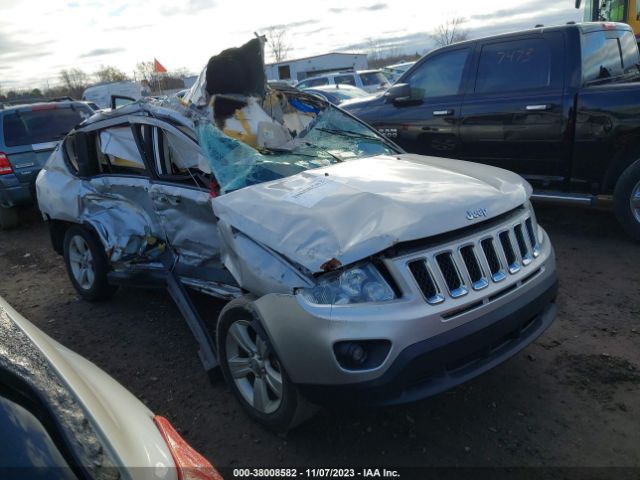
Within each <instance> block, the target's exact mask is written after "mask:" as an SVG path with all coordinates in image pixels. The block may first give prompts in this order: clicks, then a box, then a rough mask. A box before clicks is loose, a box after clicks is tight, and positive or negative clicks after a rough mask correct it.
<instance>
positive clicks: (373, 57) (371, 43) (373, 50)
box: [367, 37, 383, 62]
mask: <svg viewBox="0 0 640 480" xmlns="http://www.w3.org/2000/svg"><path fill="white" fill-rule="evenodd" d="M382 50H383V48H382V44H381V42H380V40H379V39H377V38H371V37H369V38H367V59H368V60H369V61H374V62H375V61H377V60H380V59H381V58H382Z"/></svg>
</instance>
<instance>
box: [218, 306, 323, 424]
mask: <svg viewBox="0 0 640 480" xmlns="http://www.w3.org/2000/svg"><path fill="white" fill-rule="evenodd" d="M250 305H251V301H250V300H249V299H248V298H238V299H235V300H232V301H231V302H229V303H228V304H227V305H226V306H225V307H224V308H223V309H222V312H220V316H219V317H218V324H217V329H216V333H217V335H216V340H217V346H218V357H219V359H220V367H221V370H222V374H223V376H224V378H225V381H226V382H227V385H228V386H229V388H230V389H231V391H232V392H233V394H234V395H235V397H236V398H237V399H238V401H239V402H240V404H241V405H242V407H243V408H244V410H245V411H246V412H247V414H248V415H249V416H250V417H251V418H252V419H254V420H255V421H257V422H258V423H260V424H262V425H264V426H265V427H267V428H269V429H271V430H275V431H287V430H290V429H292V428H294V427H296V426H298V425H299V424H300V423H302V422H304V421H305V420H307V419H309V418H311V417H312V416H313V414H314V413H315V412H316V408H315V406H313V405H311V404H310V403H309V402H308V401H307V400H306V399H305V398H304V397H303V396H302V395H301V394H300V393H299V392H298V390H297V389H296V387H295V385H294V384H293V383H292V382H291V380H290V379H289V377H288V375H287V372H286V371H285V369H284V367H283V366H282V364H281V362H280V361H279V359H278V357H277V355H276V353H275V352H274V350H273V348H272V347H271V342H270V341H269V339H268V338H267V336H266V334H265V333H264V329H263V328H262V326H261V325H260V323H259V320H258V319H257V318H256V316H255V315H254V314H253V313H252V311H251V308H250ZM231 360H235V361H234V362H231ZM232 366H233V369H234V374H232V372H231V368H232ZM234 375H235V376H234ZM260 392H262V393H261V394H259V393H260Z"/></svg>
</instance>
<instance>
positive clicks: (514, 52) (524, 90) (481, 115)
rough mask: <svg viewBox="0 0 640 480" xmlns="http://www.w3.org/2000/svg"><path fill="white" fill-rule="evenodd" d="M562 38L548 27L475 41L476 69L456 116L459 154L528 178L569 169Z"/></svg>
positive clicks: (556, 176)
mask: <svg viewBox="0 0 640 480" xmlns="http://www.w3.org/2000/svg"><path fill="white" fill-rule="evenodd" d="M564 43H565V42H564V36H563V35H562V33H561V32H547V33H545V34H544V35H540V34H533V35H524V36H518V37H512V38H508V39H502V40H495V39H494V40H486V41H484V42H481V43H479V44H478V46H477V53H478V60H477V66H476V67H475V70H476V75H475V78H474V79H473V84H472V85H471V86H470V87H469V93H468V94H467V95H466V96H465V100H464V104H463V106H462V113H461V117H460V140H461V145H460V151H459V155H458V156H459V158H463V159H466V160H471V161H475V162H481V163H486V164H489V165H495V166H498V167H502V168H506V169H508V170H513V171H515V172H517V173H519V174H521V175H524V176H525V177H528V178H529V180H532V181H535V180H536V179H538V180H541V178H538V177H539V176H540V175H541V174H542V177H546V179H545V181H549V180H553V179H556V180H562V179H564V178H565V177H566V176H567V175H568V168H569V158H570V152H571V143H570V137H569V136H568V135H566V133H567V128H568V111H567V109H568V108H569V107H568V106H565V105H564V104H563V89H564V67H563V65H564V64H565V61H566V59H565V57H566V53H565V46H564Z"/></svg>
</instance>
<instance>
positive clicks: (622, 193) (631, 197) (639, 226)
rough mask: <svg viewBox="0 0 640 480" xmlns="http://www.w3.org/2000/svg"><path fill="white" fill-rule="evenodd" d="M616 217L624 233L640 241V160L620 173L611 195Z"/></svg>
mask: <svg viewBox="0 0 640 480" xmlns="http://www.w3.org/2000/svg"><path fill="white" fill-rule="evenodd" d="M613 202H614V207H615V211H616V216H617V217H618V221H619V222H620V224H621V225H622V227H623V228H624V229H625V230H626V232H627V233H628V234H629V235H631V237H633V239H634V240H637V241H640V160H636V161H635V162H634V163H632V164H631V165H630V166H629V167H627V169H626V170H625V171H624V172H622V175H620V178H619V179H618V182H617V183H616V188H615V191H614V193H613Z"/></svg>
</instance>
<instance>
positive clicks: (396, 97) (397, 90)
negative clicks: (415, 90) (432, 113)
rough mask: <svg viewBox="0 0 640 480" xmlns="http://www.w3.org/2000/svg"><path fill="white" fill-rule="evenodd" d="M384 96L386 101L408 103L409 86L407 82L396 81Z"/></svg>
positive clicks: (409, 97) (409, 98)
mask: <svg viewBox="0 0 640 480" xmlns="http://www.w3.org/2000/svg"><path fill="white" fill-rule="evenodd" d="M384 98H385V100H386V101H387V103H389V102H393V103H409V102H410V101H411V87H410V86H409V84H408V83H396V84H395V85H392V86H391V87H389V89H388V90H387V91H386V92H385V93H384Z"/></svg>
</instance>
